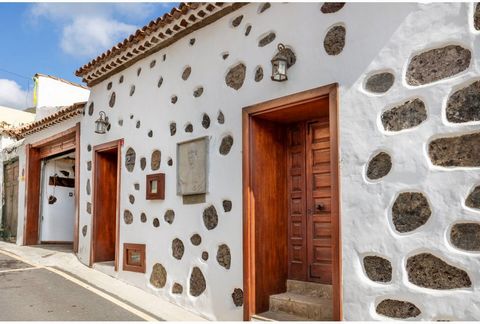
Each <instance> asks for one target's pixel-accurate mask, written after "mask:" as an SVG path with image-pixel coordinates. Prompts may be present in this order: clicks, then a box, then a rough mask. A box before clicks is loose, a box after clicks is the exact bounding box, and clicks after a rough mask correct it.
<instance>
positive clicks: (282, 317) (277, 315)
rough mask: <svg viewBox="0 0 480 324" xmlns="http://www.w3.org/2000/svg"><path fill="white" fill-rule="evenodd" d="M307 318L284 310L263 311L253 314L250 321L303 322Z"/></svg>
mask: <svg viewBox="0 0 480 324" xmlns="http://www.w3.org/2000/svg"><path fill="white" fill-rule="evenodd" d="M308 320H309V319H308V318H305V317H300V316H296V315H292V314H288V313H285V312H272V311H268V312H264V313H261V314H257V315H253V316H252V321H253V322H282V321H285V322H299V321H300V322H305V321H308Z"/></svg>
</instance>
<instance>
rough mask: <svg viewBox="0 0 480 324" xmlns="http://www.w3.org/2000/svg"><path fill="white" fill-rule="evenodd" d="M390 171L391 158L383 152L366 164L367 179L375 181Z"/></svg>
mask: <svg viewBox="0 0 480 324" xmlns="http://www.w3.org/2000/svg"><path fill="white" fill-rule="evenodd" d="M391 169H392V158H391V157H390V155H388V154H387V153H385V152H380V153H378V154H377V155H375V156H374V157H373V158H372V159H371V160H370V162H369V163H368V168H367V178H368V179H370V180H377V179H380V178H383V177H384V176H386V175H387V174H388V173H389V172H390V170H391Z"/></svg>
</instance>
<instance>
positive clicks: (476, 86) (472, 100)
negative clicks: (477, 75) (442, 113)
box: [446, 81, 480, 123]
mask: <svg viewBox="0 0 480 324" xmlns="http://www.w3.org/2000/svg"><path fill="white" fill-rule="evenodd" d="M446 114H447V120H448V121H449V122H451V123H466V122H470V121H479V120H480V81H476V82H474V83H472V84H470V85H469V86H467V87H465V88H463V89H460V90H458V91H456V92H455V93H453V94H452V95H451V96H450V98H448V102H447V108H446Z"/></svg>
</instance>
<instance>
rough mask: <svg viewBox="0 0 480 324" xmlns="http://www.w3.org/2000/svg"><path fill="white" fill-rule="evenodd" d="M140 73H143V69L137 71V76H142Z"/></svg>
mask: <svg viewBox="0 0 480 324" xmlns="http://www.w3.org/2000/svg"><path fill="white" fill-rule="evenodd" d="M140 73H142V68H138V69H137V76H140Z"/></svg>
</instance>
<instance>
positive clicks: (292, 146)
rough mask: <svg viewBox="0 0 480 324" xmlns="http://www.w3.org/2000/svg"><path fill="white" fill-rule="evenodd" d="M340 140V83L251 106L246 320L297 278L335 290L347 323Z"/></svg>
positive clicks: (246, 120)
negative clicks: (342, 277) (343, 305)
mask: <svg viewBox="0 0 480 324" xmlns="http://www.w3.org/2000/svg"><path fill="white" fill-rule="evenodd" d="M337 141H338V134H337V85H336V84H333V85H329V86H325V87H321V88H317V89H313V90H308V91H304V92H301V93H298V94H294V95H290V96H287V97H283V98H279V99H275V100H271V101H268V102H265V103H261V104H258V105H254V106H251V107H246V108H244V110H243V154H244V155H243V174H244V179H243V183H244V235H243V237H244V292H245V307H244V312H245V313H244V318H245V320H250V319H251V318H252V316H253V315H256V314H260V313H264V312H266V311H268V310H269V309H270V310H271V309H272V306H271V305H270V306H269V304H270V303H271V302H272V298H271V297H272V296H280V295H279V294H282V293H285V292H286V291H287V289H290V288H291V287H290V286H291V285H292V282H291V281H292V280H294V281H295V282H294V284H295V285H298V284H302V283H305V284H306V285H311V284H310V283H313V284H322V285H326V286H327V287H330V288H329V289H330V291H331V292H332V294H331V297H330V301H328V303H329V308H331V309H332V313H331V314H333V315H331V316H330V317H331V318H330V320H340V319H341V282H340V274H341V264H340V260H341V257H340V230H339V203H338V193H339V186H338V143H337ZM287 286H288V287H287ZM288 291H290V290H288ZM322 302H324V301H322Z"/></svg>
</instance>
